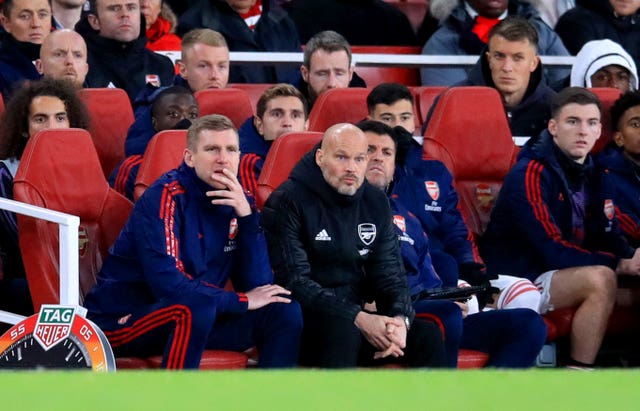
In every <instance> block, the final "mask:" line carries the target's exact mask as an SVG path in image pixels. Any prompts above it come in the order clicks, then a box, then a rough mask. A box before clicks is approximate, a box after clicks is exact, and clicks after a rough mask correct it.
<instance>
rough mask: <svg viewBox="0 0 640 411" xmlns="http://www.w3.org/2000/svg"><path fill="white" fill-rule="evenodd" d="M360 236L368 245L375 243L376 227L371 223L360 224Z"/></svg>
mask: <svg viewBox="0 0 640 411" xmlns="http://www.w3.org/2000/svg"><path fill="white" fill-rule="evenodd" d="M358 236H360V240H362V242H363V243H365V244H366V245H370V244H371V243H373V240H375V239H376V226H375V224H371V223H363V224H358Z"/></svg>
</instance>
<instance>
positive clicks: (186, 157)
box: [183, 148, 193, 168]
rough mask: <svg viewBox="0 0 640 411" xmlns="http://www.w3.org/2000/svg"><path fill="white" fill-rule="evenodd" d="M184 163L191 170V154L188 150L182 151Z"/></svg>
mask: <svg viewBox="0 0 640 411" xmlns="http://www.w3.org/2000/svg"><path fill="white" fill-rule="evenodd" d="M183 157H184V162H185V163H186V164H187V165H188V166H189V167H191V168H193V153H192V152H191V150H189V149H188V148H185V149H184V156H183Z"/></svg>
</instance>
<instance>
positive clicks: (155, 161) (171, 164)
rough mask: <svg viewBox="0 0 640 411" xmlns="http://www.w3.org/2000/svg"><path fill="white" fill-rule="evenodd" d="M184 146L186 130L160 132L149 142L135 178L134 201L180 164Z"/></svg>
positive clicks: (185, 144) (185, 143)
mask: <svg viewBox="0 0 640 411" xmlns="http://www.w3.org/2000/svg"><path fill="white" fill-rule="evenodd" d="M186 146H187V130H165V131H161V132H159V133H158V134H156V135H155V136H154V137H153V138H152V139H151V141H149V144H148V145H147V149H146V150H145V152H144V156H143V157H142V158H143V160H142V164H140V169H139V170H138V175H137V177H136V183H135V188H134V191H133V198H134V199H135V200H136V201H137V200H138V198H140V196H141V195H142V193H144V191H145V190H146V189H147V188H148V187H149V186H150V185H151V184H153V182H154V181H156V180H157V179H158V177H160V176H161V175H162V174H164V173H166V172H167V171H169V170H171V169H173V168H176V167H178V166H179V165H180V163H182V159H183V158H184V149H185V147H186Z"/></svg>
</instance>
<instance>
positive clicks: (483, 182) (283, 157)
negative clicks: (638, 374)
mask: <svg viewBox="0 0 640 411" xmlns="http://www.w3.org/2000/svg"><path fill="white" fill-rule="evenodd" d="M351 90H356V93H357V92H361V91H362V90H357V89H351ZM344 92H346V93H349V92H350V91H349V90H346V91H344ZM340 93H342V91H337V90H336V91H332V92H330V93H327V96H331V95H338V94H340ZM364 96H365V97H366V94H364ZM361 97H362V95H361ZM325 98H327V99H328V98H329V97H325ZM341 101H342V99H341ZM319 103H320V102H319ZM501 104H502V103H501V100H500V98H499V96H498V94H497V92H496V91H495V90H493V89H488V88H478V87H470V88H458V89H450V90H448V91H447V92H446V93H445V94H444V95H443V97H442V99H441V103H439V105H438V107H437V108H436V109H435V110H434V113H433V120H432V123H430V125H429V127H428V128H427V132H426V133H425V145H424V147H425V155H427V156H429V157H433V158H438V159H439V160H441V161H443V162H444V163H445V164H446V165H447V166H448V167H449V169H450V170H451V172H452V173H453V175H454V177H455V179H456V187H457V189H458V191H459V192H460V198H461V208H462V211H463V214H464V216H465V219H466V220H467V223H468V224H469V225H470V227H471V228H472V230H473V231H474V233H476V234H478V235H480V234H481V233H482V232H483V230H484V227H485V226H486V222H487V221H488V216H489V213H490V209H491V206H492V200H493V199H494V198H495V197H496V196H497V194H498V192H499V189H500V186H501V182H502V178H503V177H504V175H506V172H507V171H508V169H509V168H510V167H511V165H512V164H513V161H514V160H515V155H516V153H517V147H515V145H514V144H513V141H512V139H511V135H510V132H509V128H508V124H507V123H506V119H505V117H504V115H494V114H495V113H501V107H502V105H501ZM363 105H364V103H363V104H359V106H363ZM478 107H482V110H483V113H480V114H484V115H478V116H473V117H470V118H464V119H461V118H459V116H458V115H457V114H456V113H460V112H462V113H464V112H469V111H468V110H469V108H475V109H476V110H477V108H478ZM360 118H362V117H361V116H360V114H358V118H357V119H360ZM469 130H474V133H473V134H472V135H471V136H472V137H473V140H471V141H470V140H469V136H470V134H469ZM184 133H185V131H166V132H163V133H159V134H158V135H157V136H156V137H155V138H154V139H153V140H152V142H151V143H150V144H149V147H148V148H147V152H146V153H145V163H144V164H143V165H142V167H141V169H140V173H139V176H138V182H137V184H136V195H137V196H139V195H140V193H141V192H142V191H143V190H144V188H145V187H146V186H148V185H149V184H150V183H151V182H153V181H154V180H155V179H156V178H157V177H158V176H159V175H160V174H162V173H163V172H164V171H166V170H168V169H170V168H172V167H175V166H176V165H178V164H179V162H180V161H181V158H182V151H183V149H184V142H185V134H184ZM42 134H46V136H47V137H46V138H43V137H42ZM321 135H322V133H321V132H307V133H299V134H298V135H295V134H290V135H287V136H283V137H282V138H280V139H278V140H276V142H275V143H274V145H273V147H272V149H271V151H270V154H269V156H268V157H267V161H266V163H265V167H264V170H263V173H262V175H261V177H260V180H259V188H258V193H257V197H258V198H257V200H258V203H259V204H262V203H263V202H264V200H265V199H266V197H267V196H268V194H269V193H270V192H271V191H273V189H275V187H277V185H279V184H280V182H282V181H283V180H284V179H285V178H286V176H287V175H288V173H289V170H290V169H291V168H292V167H293V164H295V162H296V161H297V159H298V158H299V157H300V156H301V155H302V154H303V153H304V152H306V151H307V150H308V149H309V148H310V147H312V146H313V144H315V143H316V142H317V141H319V140H320V138H321ZM76 140H77V141H76ZM70 150H73V153H70ZM61 156H62V157H63V158H67V159H69V161H66V162H65V163H64V164H60V163H59V162H57V161H55V159H56V158H60V157H61ZM487 159H491V161H487ZM98 164H99V162H98V156H97V153H96V149H95V147H94V145H93V144H92V143H91V138H90V137H89V134H88V133H87V132H85V131H82V130H73V131H68V130H48V131H45V132H43V133H41V134H39V135H38V136H35V137H34V138H33V139H32V140H31V141H30V142H29V144H28V147H27V150H26V151H25V156H24V157H23V164H22V165H21V168H20V170H19V173H18V175H17V176H16V180H15V188H14V191H15V196H16V199H17V200H19V201H25V202H28V203H32V204H36V205H40V206H43V207H47V208H50V209H54V210H58V211H64V212H68V213H71V214H75V215H78V216H80V218H81V221H82V223H81V235H82V236H83V238H84V239H86V241H83V242H82V249H81V250H80V251H81V253H80V261H81V264H80V267H81V287H82V292H83V293H85V292H86V291H87V290H88V289H89V288H90V287H91V285H92V284H93V283H94V282H95V274H96V273H97V271H98V270H99V268H100V265H101V262H102V258H103V257H104V255H106V252H107V249H108V247H109V245H110V244H111V243H112V242H113V241H114V239H115V236H116V235H117V233H118V231H119V230H120V228H121V226H122V224H123V223H124V221H125V219H126V217H127V216H128V214H129V212H130V209H131V204H130V203H129V202H128V201H127V200H124V199H123V198H122V197H120V196H119V195H117V194H115V193H114V192H113V191H112V190H110V189H109V187H108V186H107V184H106V182H105V179H104V174H103V173H102V170H101V169H100V167H97V165H98ZM276 165H277V167H276ZM51 176H55V178H53V179H52V178H51ZM19 221H20V230H21V237H20V238H21V242H23V244H25V246H24V247H23V253H24V260H25V265H26V268H27V275H28V277H29V283H30V287H31V292H32V294H33V300H34V304H35V305H36V308H37V307H39V306H40V304H43V303H55V302H56V301H57V300H58V291H57V290H58V277H57V268H58V266H57V257H52V256H57V252H56V251H57V230H56V228H55V227H52V225H51V224H48V223H44V222H38V221H36V220H33V219H29V218H26V217H22V216H21V217H19ZM23 230H27V231H28V232H29V233H30V234H24V235H23ZM29 230H30V231H29ZM36 239H37V240H38V241H36ZM43 239H47V240H48V241H43ZM27 244H28V245H29V246H28V247H27V246H26V245H27ZM34 244H39V246H38V247H34V246H33V245H34ZM570 314H571V312H568V314H567V315H570ZM557 316H558V315H556V317H557ZM558 321H559V320H558ZM550 325H551V326H550V337H551V338H553V337H554V330H555V334H557V333H558V331H560V332H562V334H565V333H566V332H568V329H569V325H570V318H569V317H567V316H566V315H565V318H564V323H563V324H561V325H560V326H555V325H554V323H550ZM622 328H625V327H622ZM474 355H475V354H474ZM474 355H472V356H471V357H474ZM474 358H477V355H475V357H474ZM485 360H486V358H485ZM464 364H465V361H464V359H462V361H461V366H464Z"/></svg>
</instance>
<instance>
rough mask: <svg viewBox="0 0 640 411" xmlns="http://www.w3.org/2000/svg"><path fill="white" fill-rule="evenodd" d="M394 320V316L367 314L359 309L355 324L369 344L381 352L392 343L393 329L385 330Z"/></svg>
mask: <svg viewBox="0 0 640 411" xmlns="http://www.w3.org/2000/svg"><path fill="white" fill-rule="evenodd" d="M395 322H396V320H395V319H394V318H391V317H387V316H384V315H377V314H369V313H366V312H364V311H360V312H359V313H358V315H356V319H355V325H356V327H358V329H359V330H360V332H361V333H362V335H364V337H365V338H366V339H367V341H369V343H370V344H371V345H373V346H374V347H375V348H377V349H378V350H380V351H382V352H386V351H387V350H388V349H389V348H390V347H391V345H392V344H393V340H392V339H391V337H392V336H393V335H394V333H395V331H394V330H392V332H391V333H389V332H388V331H387V330H388V327H387V325H388V324H395ZM403 326H404V325H403Z"/></svg>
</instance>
